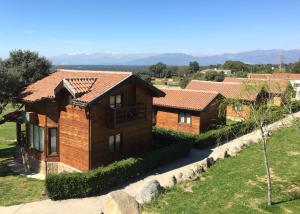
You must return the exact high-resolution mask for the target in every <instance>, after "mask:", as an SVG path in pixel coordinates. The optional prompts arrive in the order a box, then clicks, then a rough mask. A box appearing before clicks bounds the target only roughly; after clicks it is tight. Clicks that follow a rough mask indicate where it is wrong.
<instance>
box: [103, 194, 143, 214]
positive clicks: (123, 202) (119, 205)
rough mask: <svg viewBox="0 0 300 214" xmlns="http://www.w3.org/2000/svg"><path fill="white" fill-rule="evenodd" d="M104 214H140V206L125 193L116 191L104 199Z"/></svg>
mask: <svg viewBox="0 0 300 214" xmlns="http://www.w3.org/2000/svg"><path fill="white" fill-rule="evenodd" d="M102 213H104V214H139V213H140V211H139V204H138V203H137V202H136V200H135V199H134V198H133V197H132V196H131V195H129V194H127V193H126V192H124V191H120V190H119V191H114V192H112V193H110V194H109V195H107V196H106V197H104V200H103V210H102Z"/></svg>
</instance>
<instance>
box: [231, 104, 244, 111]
mask: <svg viewBox="0 0 300 214" xmlns="http://www.w3.org/2000/svg"><path fill="white" fill-rule="evenodd" d="M233 110H234V111H242V110H243V105H242V103H234V104H233Z"/></svg>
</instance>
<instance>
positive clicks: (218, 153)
mask: <svg viewBox="0 0 300 214" xmlns="http://www.w3.org/2000/svg"><path fill="white" fill-rule="evenodd" d="M227 150H228V149H227V148H222V147H219V148H217V149H215V150H214V151H213V152H212V153H211V154H210V156H209V157H211V158H213V160H214V161H218V160H223V159H225V158H226V157H228V153H227Z"/></svg>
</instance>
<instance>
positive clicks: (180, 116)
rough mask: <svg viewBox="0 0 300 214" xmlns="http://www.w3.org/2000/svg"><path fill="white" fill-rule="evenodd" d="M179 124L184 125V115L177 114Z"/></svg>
mask: <svg viewBox="0 0 300 214" xmlns="http://www.w3.org/2000/svg"><path fill="white" fill-rule="evenodd" d="M179 122H180V123H184V113H180V114H179Z"/></svg>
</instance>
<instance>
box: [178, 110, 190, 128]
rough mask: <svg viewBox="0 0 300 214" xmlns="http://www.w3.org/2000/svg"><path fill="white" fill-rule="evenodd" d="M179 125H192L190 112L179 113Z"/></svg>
mask: <svg viewBox="0 0 300 214" xmlns="http://www.w3.org/2000/svg"><path fill="white" fill-rule="evenodd" d="M178 123H179V124H187V125H191V124H192V115H191V113H190V112H179V114H178Z"/></svg>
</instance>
